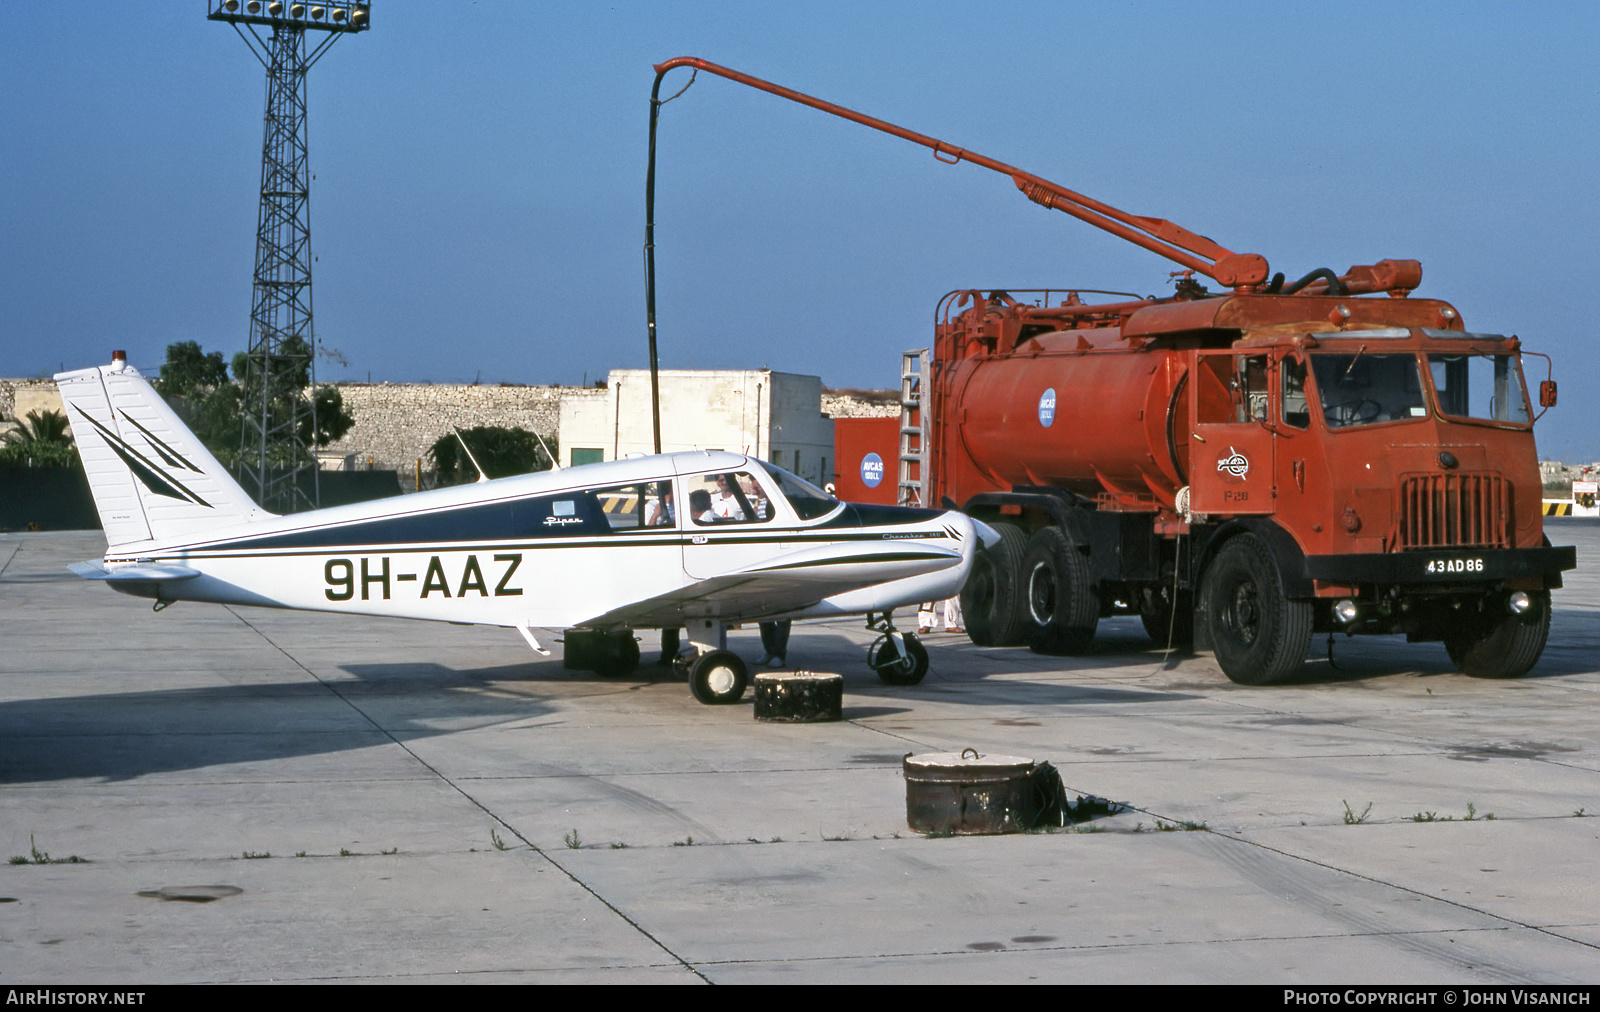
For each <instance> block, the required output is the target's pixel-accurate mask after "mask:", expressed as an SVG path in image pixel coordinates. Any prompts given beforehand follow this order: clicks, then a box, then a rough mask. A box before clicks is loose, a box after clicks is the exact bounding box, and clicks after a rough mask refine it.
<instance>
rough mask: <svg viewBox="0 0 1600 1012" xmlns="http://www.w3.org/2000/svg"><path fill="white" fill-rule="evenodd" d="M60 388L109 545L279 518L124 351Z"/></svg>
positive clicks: (64, 379) (70, 376) (63, 379)
mask: <svg viewBox="0 0 1600 1012" xmlns="http://www.w3.org/2000/svg"><path fill="white" fill-rule="evenodd" d="M55 381H56V386H57V387H59V388H60V390H61V399H62V400H63V401H64V402H65V403H66V408H67V422H68V424H69V425H71V426H72V434H73V438H74V439H75V440H76V441H77V444H78V453H79V456H80V457H81V458H82V459H83V469H84V472H85V473H86V474H87V475H88V478H89V489H90V491H91V492H92V493H93V494H94V504H95V508H96V509H97V510H98V511H99V513H100V523H101V526H103V527H104V528H105V532H106V541H107V542H108V543H109V544H110V545H113V546H115V545H124V544H129V543H131V542H136V541H148V540H151V539H157V540H160V539H165V538H170V537H177V536H181V535H184V534H191V533H199V532H203V531H207V530H212V529H214V528H219V527H232V526H235V525H238V524H242V523H248V522H250V521H253V520H263V519H266V518H268V517H271V516H272V515H273V514H271V513H268V512H267V511H266V510H263V509H261V507H259V506H257V505H256V504H255V502H254V501H253V500H251V498H250V497H249V496H248V495H246V494H245V491H244V489H242V488H240V487H239V483H238V482H236V481H234V480H233V476H232V475H230V474H229V473H228V471H227V469H226V468H224V467H223V466H222V465H221V464H220V463H218V461H217V458H215V457H213V456H212V455H211V451H209V450H207V449H206V448H205V446H204V444H202V443H201V442H200V440H199V439H198V438H196V437H195V435H194V433H192V432H190V431H189V428H188V426H186V425H184V424H183V422H182V420H180V419H179V418H178V415H177V413H176V412H174V411H173V410H172V408H171V407H169V406H168V405H167V402H166V401H164V400H162V399H161V395H160V394H158V393H156V391H155V388H154V387H152V386H151V385H150V383H149V381H148V380H146V379H145V378H144V376H142V375H140V373H139V371H138V370H137V369H135V368H133V367H132V366H130V365H128V364H127V360H126V357H125V356H124V355H123V353H122V352H120V351H119V352H115V353H113V356H112V362H111V364H110V365H104V366H97V367H95V368H92V369H79V370H76V371H74V372H64V373H58V374H57V375H56V377H55Z"/></svg>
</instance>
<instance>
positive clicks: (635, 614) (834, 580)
mask: <svg viewBox="0 0 1600 1012" xmlns="http://www.w3.org/2000/svg"><path fill="white" fill-rule="evenodd" d="M960 562H961V553H960V552H959V551H952V550H950V549H946V548H939V547H934V546H931V545H928V544H925V543H921V542H897V541H883V542H868V543H862V542H847V543H842V544H831V545H822V546H818V547H816V548H808V549H803V550H800V551H794V552H786V553H784V554H782V555H778V556H775V557H773V558H771V559H768V560H765V561H763V562H761V563H759V564H757V565H754V566H749V567H746V568H744V569H740V570H737V571H734V572H731V573H725V574H722V575H720V576H713V577H710V578H708V579H704V580H698V581H696V582H694V583H691V584H689V585H688V586H686V587H682V588H680V589H678V590H673V591H669V592H667V593H665V594H660V595H657V596H656V597H652V598H647V599H645V600H642V601H635V602H633V603H631V604H626V605H623V606H622V607H620V608H614V609H612V610H611V611H608V612H606V613H604V614H602V615H596V616H595V617H594V618H591V619H588V620H586V621H583V622H579V623H577V625H578V626H579V627H584V628H606V627H609V626H620V625H626V626H635V627H640V628H655V627H662V628H666V627H671V626H675V625H683V624H684V623H685V622H686V621H687V620H689V619H696V618H715V619H719V620H721V621H723V622H739V621H751V620H756V619H761V618H765V617H767V616H769V615H781V614H784V613H786V612H792V611H798V610H800V609H802V608H808V607H810V606H811V605H814V604H816V603H817V602H819V601H821V600H823V599H824V598H828V597H832V596H834V595H835V594H843V593H845V592H847V591H851V590H859V589H860V588H862V587H870V586H873V585H875V584H879V583H887V582H889V581H891V580H899V579H902V578H904V577H908V576H917V575H921V574H923V573H931V572H936V571H938V570H941V569H946V568H948V567H950V566H953V565H959V564H960Z"/></svg>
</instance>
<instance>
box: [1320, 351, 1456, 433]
mask: <svg viewBox="0 0 1600 1012" xmlns="http://www.w3.org/2000/svg"><path fill="white" fill-rule="evenodd" d="M1311 369H1312V372H1313V373H1314V374H1315V376H1316V379H1317V395H1318V396H1319V397H1320V398H1321V401H1322V417H1323V418H1324V419H1325V420H1326V421H1327V423H1328V428H1330V429H1341V428H1345V427H1346V426H1351V425H1375V424H1377V423H1379V422H1398V421H1401V420H1404V419H1408V418H1426V417H1427V415H1428V402H1427V399H1426V398H1425V397H1424V395H1423V393H1422V377H1421V375H1420V373H1419V371H1418V369H1417V357H1416V356H1415V355H1369V354H1367V350H1366V348H1365V347H1363V348H1362V349H1361V350H1360V351H1357V352H1356V353H1354V354H1351V355H1332V354H1318V355H1313V356H1311Z"/></svg>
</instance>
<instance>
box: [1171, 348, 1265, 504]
mask: <svg viewBox="0 0 1600 1012" xmlns="http://www.w3.org/2000/svg"><path fill="white" fill-rule="evenodd" d="M1268 362H1269V360H1268V357H1267V355H1265V354H1255V355H1252V354H1240V353H1238V352H1234V351H1225V352H1207V351H1201V352H1197V353H1196V362H1195V368H1194V370H1193V371H1192V372H1191V373H1190V377H1191V381H1190V386H1191V388H1192V389H1191V392H1190V395H1189V402H1190V405H1191V410H1192V412H1193V425H1192V426H1191V427H1190V430H1189V432H1190V438H1189V481H1190V486H1189V510H1190V512H1192V513H1210V514H1222V515H1234V516H1238V515H1262V514H1267V513H1272V512H1274V511H1275V509H1276V495H1277V488H1276V485H1275V483H1274V480H1273V474H1274V471H1275V467H1274V462H1273V453H1274V451H1275V448H1276V446H1275V443H1276V440H1275V436H1274V434H1273V431H1272V429H1271V427H1270V425H1271V422H1270V420H1271V419H1272V418H1273V409H1272V396H1271V390H1270V389H1269V388H1270V386H1271V383H1270V380H1271V370H1270V369H1269V367H1268Z"/></svg>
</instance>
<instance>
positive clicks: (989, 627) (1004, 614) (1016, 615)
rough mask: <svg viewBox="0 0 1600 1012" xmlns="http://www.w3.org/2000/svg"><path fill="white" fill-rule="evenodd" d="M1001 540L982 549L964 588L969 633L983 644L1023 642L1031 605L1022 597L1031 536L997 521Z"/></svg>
mask: <svg viewBox="0 0 1600 1012" xmlns="http://www.w3.org/2000/svg"><path fill="white" fill-rule="evenodd" d="M993 527H994V529H995V530H996V531H998V532H1000V540H999V541H998V542H997V543H996V544H995V545H994V547H993V548H984V549H981V550H980V551H979V552H978V554H977V557H976V558H975V559H973V560H972V573H971V574H970V575H969V576H968V577H967V582H966V585H965V586H963V587H962V588H961V617H962V620H963V621H964V622H966V625H967V636H968V637H969V638H971V640H972V642H974V643H976V644H977V645H978V646H980V647H1014V646H1016V645H1017V644H1019V643H1021V642H1022V632H1023V628H1024V627H1023V621H1024V619H1025V618H1026V616H1027V605H1026V604H1025V603H1024V602H1023V601H1022V600H1021V599H1020V598H1019V596H1018V589H1017V588H1018V585H1019V584H1020V583H1021V582H1022V555H1023V553H1024V552H1025V551H1027V547H1028V535H1027V534H1026V533H1024V532H1023V530H1022V528H1021V527H1018V526H1017V525H1016V524H1008V523H1004V522H997V523H995V524H994V525H993Z"/></svg>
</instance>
